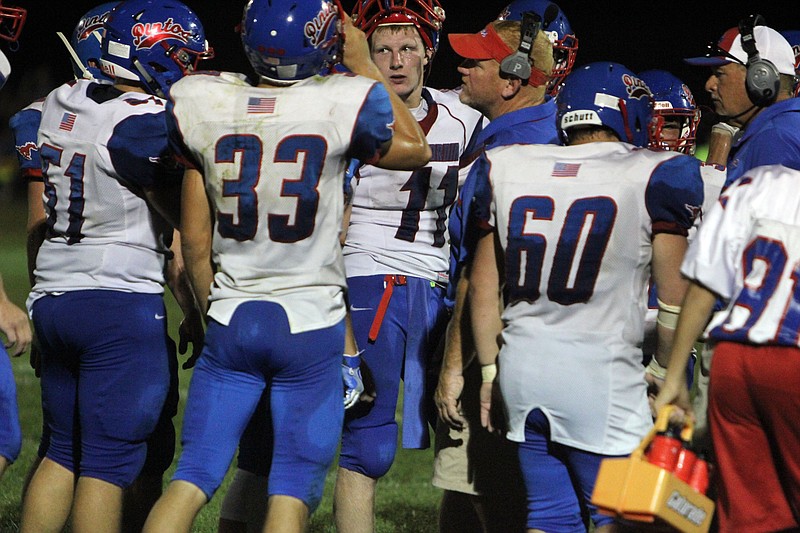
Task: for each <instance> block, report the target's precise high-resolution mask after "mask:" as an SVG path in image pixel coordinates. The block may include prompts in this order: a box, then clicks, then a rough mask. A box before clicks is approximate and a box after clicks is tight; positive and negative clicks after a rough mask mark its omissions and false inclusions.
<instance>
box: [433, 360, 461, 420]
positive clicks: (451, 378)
mask: <svg viewBox="0 0 800 533" xmlns="http://www.w3.org/2000/svg"><path fill="white" fill-rule="evenodd" d="M463 390H464V375H463V374H462V373H461V372H451V371H447V370H443V371H442V373H441V374H440V375H439V384H438V385H436V392H435V393H434V395H433V401H434V403H435V404H436V409H437V410H438V411H439V418H441V419H442V421H443V422H444V423H445V424H447V425H448V426H450V427H451V428H453V429H458V430H460V429H463V428H464V424H466V422H467V421H466V419H465V418H464V416H463V415H462V414H461V410H460V408H459V407H460V401H459V398H460V397H461V392H462V391H463Z"/></svg>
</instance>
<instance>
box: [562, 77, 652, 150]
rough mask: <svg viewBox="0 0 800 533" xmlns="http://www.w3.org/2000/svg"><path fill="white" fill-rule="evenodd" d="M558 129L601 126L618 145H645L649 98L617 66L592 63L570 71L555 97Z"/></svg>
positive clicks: (642, 85) (634, 79)
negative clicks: (616, 138)
mask: <svg viewBox="0 0 800 533" xmlns="http://www.w3.org/2000/svg"><path fill="white" fill-rule="evenodd" d="M557 103H558V128H559V131H560V132H561V136H562V138H563V139H564V141H565V142H566V141H567V140H569V130H570V129H571V128H575V127H579V126H603V127H606V128H609V129H611V130H612V131H613V132H614V133H616V135H617V137H619V139H620V140H621V141H622V142H627V143H630V144H633V145H634V146H639V147H644V146H647V143H648V138H649V131H650V122H651V119H652V113H653V96H652V94H651V93H650V89H649V88H648V87H647V85H646V84H645V83H644V82H643V81H642V80H640V79H639V78H638V77H637V76H636V74H634V73H633V72H631V71H630V70H629V69H628V68H627V67H624V66H623V65H620V64H619V63H610V62H596V63H590V64H588V65H584V66H583V67H581V68H579V69H577V70H575V71H573V72H572V73H571V74H570V75H569V76H567V78H566V79H565V80H564V86H563V88H562V89H561V92H560V93H559V94H558V99H557Z"/></svg>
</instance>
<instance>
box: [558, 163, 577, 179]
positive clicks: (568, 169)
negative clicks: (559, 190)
mask: <svg viewBox="0 0 800 533" xmlns="http://www.w3.org/2000/svg"><path fill="white" fill-rule="evenodd" d="M580 168H581V164H580V163H556V164H555V165H553V174H552V176H553V177H554V178H574V177H575V176H577V175H578V170H579V169H580Z"/></svg>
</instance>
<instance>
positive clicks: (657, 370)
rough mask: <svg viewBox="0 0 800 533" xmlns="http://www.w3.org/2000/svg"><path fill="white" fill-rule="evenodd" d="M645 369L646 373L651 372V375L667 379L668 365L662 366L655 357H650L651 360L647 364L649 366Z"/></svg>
mask: <svg viewBox="0 0 800 533" xmlns="http://www.w3.org/2000/svg"><path fill="white" fill-rule="evenodd" d="M644 371H645V372H646V373H648V374H650V375H651V376H653V377H655V378H658V379H662V380H663V379H667V369H666V367H663V366H661V365H660V364H659V362H658V361H656V358H655V357H653V358H652V359H650V362H649V363H648V364H647V366H646V367H645V369H644Z"/></svg>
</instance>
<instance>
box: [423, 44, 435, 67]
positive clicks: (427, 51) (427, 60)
mask: <svg viewBox="0 0 800 533" xmlns="http://www.w3.org/2000/svg"><path fill="white" fill-rule="evenodd" d="M432 57H433V50H431V49H430V48H426V49H425V61H423V63H422V64H423V65H425V66H426V67H427V66H428V64H429V63H430V62H431V58H432Z"/></svg>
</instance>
